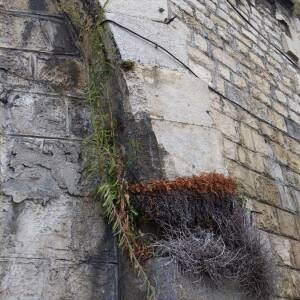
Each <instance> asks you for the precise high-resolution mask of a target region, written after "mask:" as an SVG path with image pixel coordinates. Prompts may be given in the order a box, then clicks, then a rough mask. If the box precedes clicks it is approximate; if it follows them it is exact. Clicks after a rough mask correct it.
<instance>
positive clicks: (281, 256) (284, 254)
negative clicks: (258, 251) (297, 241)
mask: <svg viewBox="0 0 300 300" xmlns="http://www.w3.org/2000/svg"><path fill="white" fill-rule="evenodd" d="M270 241H271V245H272V247H271V249H273V252H274V254H275V257H276V259H277V260H278V263H280V264H281V265H282V264H283V265H287V266H290V267H291V266H292V262H293V249H292V241H291V240H289V239H287V238H283V237H280V236H276V235H270Z"/></svg>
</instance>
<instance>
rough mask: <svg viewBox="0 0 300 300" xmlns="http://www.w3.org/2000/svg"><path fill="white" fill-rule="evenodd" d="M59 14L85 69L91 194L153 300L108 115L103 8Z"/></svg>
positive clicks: (67, 9) (66, 9) (110, 68)
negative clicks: (71, 33)
mask: <svg viewBox="0 0 300 300" xmlns="http://www.w3.org/2000/svg"><path fill="white" fill-rule="evenodd" d="M107 3H108V1H106V4H107ZM60 9H61V11H63V12H64V13H65V14H67V15H68V17H69V19H70V21H71V22H72V24H73V26H74V27H75V30H76V32H77V33H78V36H79V39H80V40H81V48H82V52H83V55H84V58H85V61H86V65H87V68H88V82H87V87H86V99H87V101H88V104H89V107H90V109H91V125H92V133H91V135H90V136H89V137H87V138H86V139H85V141H84V150H83V157H84V166H85V178H86V180H87V182H96V187H94V188H93V192H92V195H93V197H94V198H95V199H99V200H101V201H102V204H103V208H104V212H105V215H106V217H107V219H108V221H109V223H111V224H112V229H113V232H114V234H115V236H116V238H117V240H118V246H119V248H121V249H122V250H124V251H125V252H127V254H128V256H129V258H130V260H131V262H132V264H133V267H134V270H135V271H136V273H137V275H138V276H140V277H141V278H142V279H143V281H144V284H145V286H146V289H147V299H149V300H154V299H155V289H154V287H153V286H152V284H151V282H150V281H149V279H148V276H147V274H146V272H145V271H144V268H143V266H142V264H141V261H142V260H143V257H144V256H145V255H147V254H146V253H147V246H145V245H144V244H142V243H140V242H139V235H140V234H139V233H138V231H137V230H136V228H135V226H134V219H135V217H136V215H137V213H136V211H135V210H134V209H133V206H132V205H131V203H130V199H129V194H128V193H127V182H126V180H125V178H124V170H123V169H124V167H123V166H124V161H123V159H122V156H121V153H120V147H119V145H118V143H117V142H116V122H115V120H114V116H113V113H112V103H111V99H110V97H109V95H107V94H106V84H107V82H108V80H109V79H110V76H111V74H112V71H113V66H112V65H111V64H110V63H109V62H108V61H107V59H106V57H105V48H104V45H103V43H102V40H103V34H104V28H103V26H102V21H103V20H104V15H103V8H100V7H98V12H99V13H98V14H97V15H95V16H93V18H90V17H88V16H86V15H85V14H83V13H82V10H80V7H76V6H75V5H74V3H70V2H67V3H64V4H63V5H61V6H60ZM121 67H122V66H121ZM127 67H128V66H127ZM130 67H133V64H130Z"/></svg>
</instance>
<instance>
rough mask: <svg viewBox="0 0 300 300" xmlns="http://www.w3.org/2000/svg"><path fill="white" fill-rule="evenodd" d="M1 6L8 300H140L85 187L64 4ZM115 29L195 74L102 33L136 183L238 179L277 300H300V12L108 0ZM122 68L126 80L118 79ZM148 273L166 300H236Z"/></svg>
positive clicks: (207, 2) (111, 30) (1, 209)
mask: <svg viewBox="0 0 300 300" xmlns="http://www.w3.org/2000/svg"><path fill="white" fill-rule="evenodd" d="M100 2H101V3H102V4H103V3H104V2H105V1H102V0H101V1H100ZM230 3H231V4H232V5H231V4H230ZM0 5H1V14H0V33H1V34H0V59H1V66H0V80H1V81H0V84H1V86H0V87H1V91H0V92H1V98H0V100H1V102H0V105H1V106H0V115H1V131H0V143H1V148H0V153H1V159H0V172H1V203H0V220H1V223H0V233H1V242H2V243H1V246H0V274H1V276H0V299H11V300H14V299H22V300H23V299H51V300H52V299H105V300H106V299H107V300H109V299H143V297H144V294H143V288H142V287H141V286H140V282H139V281H138V280H137V279H136V278H134V277H133V276H132V274H131V272H130V268H128V267H127V266H126V262H125V263H124V261H123V259H120V258H119V257H118V255H117V251H116V249H115V245H114V241H113V239H112V237H111V235H110V232H109V230H108V228H107V225H106V223H105V221H104V220H103V218H102V217H101V215H102V214H101V208H100V206H99V204H98V203H94V202H93V201H91V200H89V199H88V198H87V197H86V194H87V191H86V190H85V187H84V184H83V182H82V163H81V160H82V158H81V142H82V139H83V138H84V136H85V135H86V134H87V133H88V132H89V130H90V127H89V111H88V107H86V105H85V104H84V99H83V88H84V84H85V81H86V76H85V68H84V65H83V62H82V59H81V57H80V52H79V50H78V48H77V47H76V37H75V35H74V34H73V33H72V29H71V27H70V26H69V25H68V22H67V21H66V20H65V19H64V18H62V17H61V15H59V14H58V13H57V11H56V9H55V1H54V0H53V1H51V0H44V1H38V0H22V1H17V0H12V1H8V0H2V1H1V2H0ZM105 16H106V18H107V19H110V20H114V21H116V22H118V23H120V24H122V25H124V26H126V27H128V28H130V29H131V30H134V31H136V32H137V33H139V34H141V35H143V36H145V37H147V38H149V39H151V40H153V41H154V42H156V43H157V44H159V45H162V46H163V47H165V48H166V49H168V50H169V51H171V52H172V53H173V54H174V55H175V56H176V57H177V58H178V59H179V60H181V61H182V62H183V63H184V64H186V65H187V66H188V67H189V68H190V69H191V70H192V71H193V72H194V73H195V74H196V75H197V77H195V76H194V75H193V74H192V73H191V72H190V71H189V70H187V69H186V68H185V67H184V66H183V65H182V64H180V63H179V62H178V61H176V60H174V59H173V58H172V57H170V56H169V55H167V54H166V53H165V52H163V51H161V50H159V49H158V48H157V47H154V46H153V45H151V44H149V43H147V42H145V41H144V40H141V39H140V38H138V37H136V36H134V35H133V34H131V33H129V32H126V31H124V30H123V29H121V28H120V27H117V26H115V25H113V24H110V23H107V25H106V27H107V30H108V31H107V37H106V39H105V41H104V42H105V46H106V51H107V54H108V57H109V59H110V60H111V62H112V63H113V64H114V65H115V74H114V78H113V79H112V81H111V87H110V88H109V89H108V90H109V91H110V94H111V97H112V99H113V101H114V103H116V104H117V105H116V106H118V108H119V112H118V118H119V119H120V120H121V122H123V127H122V130H121V132H120V138H121V140H122V141H123V142H124V147H125V150H126V153H127V154H128V155H129V156H130V155H134V156H135V157H134V158H135V160H134V161H135V165H134V166H132V172H131V174H130V176H131V177H133V178H134V179H135V180H145V179H149V178H176V177H180V176H191V175H193V174H199V173H201V172H205V171H218V172H221V173H224V174H229V175H230V176H232V177H233V178H235V179H236V180H237V182H238V183H239V186H240V188H241V190H242V191H243V193H244V195H245V196H246V197H247V199H248V201H247V205H248V207H249V210H251V216H252V219H253V223H254V224H255V225H256V226H257V227H258V228H259V229H260V230H261V232H262V234H263V236H264V238H265V241H266V243H267V244H268V245H269V247H270V251H272V252H273V254H274V257H275V260H276V264H277V269H278V274H279V276H278V282H277V285H276V288H275V289H274V291H273V296H274V297H273V298H274V299H277V300H279V299H300V218H299V212H300V159H299V156H300V71H299V59H300V47H299V34H300V21H299V18H297V17H296V16H295V15H294V14H293V13H292V3H291V2H290V1H280V0H276V1H268V0H256V1H254V0H248V1H246V0H155V1H154V0H139V1H138V0H126V1H122V0H110V1H109V2H108V5H107V6H106V14H105ZM174 17H175V18H174ZM168 20H170V22H168ZM128 60H129V61H133V62H134V68H133V69H132V70H129V71H123V70H122V69H121V68H119V67H118V66H119V65H120V64H121V63H122V61H128ZM133 142H134V143H133ZM133 144H138V145H139V147H138V149H132V146H131V145H133ZM147 268H148V271H149V274H150V276H152V278H153V279H154V281H155V282H156V283H158V284H157V293H158V299H159V300H162V299H166V300H173V299H174V300H175V299H195V300H196V299H197V300H198V299H199V300H200V299H241V297H242V296H241V295H238V294H237V293H236V292H235V291H234V289H233V290H232V289H231V290H230V289H229V291H227V290H226V291H224V290H221V291H217V290H210V289H208V288H206V287H204V286H203V285H201V284H193V283H192V282H190V281H187V280H185V279H184V278H178V275H177V274H176V273H175V272H174V269H173V268H172V266H171V265H170V264H169V263H168V261H165V260H153V261H151V262H149V263H148V265H147Z"/></svg>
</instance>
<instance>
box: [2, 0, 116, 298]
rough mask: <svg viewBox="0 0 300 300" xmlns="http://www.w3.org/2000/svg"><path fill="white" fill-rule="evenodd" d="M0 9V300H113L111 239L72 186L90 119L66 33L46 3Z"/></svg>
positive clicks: (95, 207)
mask: <svg viewBox="0 0 300 300" xmlns="http://www.w3.org/2000/svg"><path fill="white" fill-rule="evenodd" d="M1 9H2V10H1V16H0V32H1V34H0V35H1V37H0V62H1V70H0V99H1V100H0V119H1V121H0V187H1V190H0V191H1V194H0V240H1V243H0V299H5V300H16V299H22V300H23V299H24V300H25V299H26V300H33V299H45V300H47V299H49V300H50V299H51V300H56V299H57V300H58V299H70V300H71V299H72V300H73V299H78V300H81V299H91V300H92V299H105V300H106V299H109V300H115V299H118V260H117V250H116V246H115V244H114V239H113V237H112V234H111V232H110V229H109V228H110V227H109V226H108V225H107V224H106V222H105V221H104V218H103V213H102V209H101V205H100V203H96V202H94V201H93V200H91V199H89V198H88V197H87V192H88V191H87V189H86V187H85V184H84V182H83V178H82V172H83V166H82V139H83V138H84V137H85V136H86V135H87V133H88V132H89V131H90V130H91V129H90V112H89V109H88V107H87V106H86V104H85V101H84V99H83V88H84V86H85V84H86V74H85V68H84V63H83V61H82V59H81V58H80V57H79V56H78V53H79V51H78V49H77V47H76V46H75V42H74V40H73V35H72V31H71V28H69V27H68V23H67V22H66V20H65V19H63V18H62V17H61V16H58V14H57V12H56V11H55V7H54V1H53V2H52V1H35V0H30V1H29V0H28V1H25V0H24V1H1ZM53 15H56V17H52V16H53Z"/></svg>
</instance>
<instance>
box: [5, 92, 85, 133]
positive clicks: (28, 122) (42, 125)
mask: <svg viewBox="0 0 300 300" xmlns="http://www.w3.org/2000/svg"><path fill="white" fill-rule="evenodd" d="M3 110H4V116H3V117H4V120H5V125H3V129H4V132H6V133H9V134H25V135H36V136H48V137H72V138H82V137H84V136H85V135H86V134H87V133H88V132H89V130H90V124H89V121H88V120H89V116H90V114H89V110H88V109H87V107H85V106H83V105H82V100H78V99H72V98H67V97H65V98H63V97H57V96H46V95H40V94H31V93H22V92H19V93H18V92H12V93H10V96H9V97H8V102H7V104H6V105H4V108H3Z"/></svg>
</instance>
